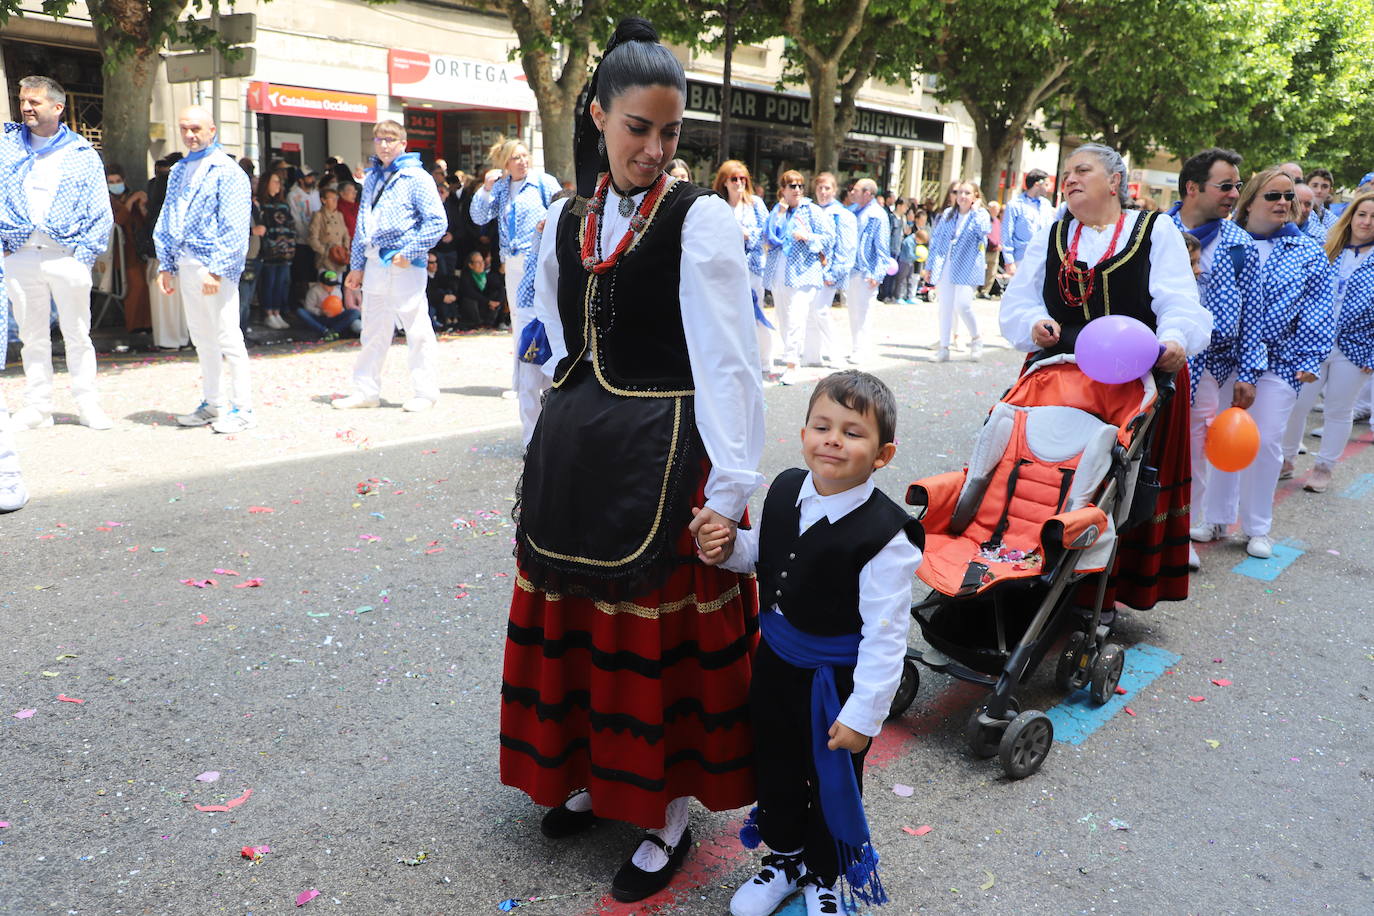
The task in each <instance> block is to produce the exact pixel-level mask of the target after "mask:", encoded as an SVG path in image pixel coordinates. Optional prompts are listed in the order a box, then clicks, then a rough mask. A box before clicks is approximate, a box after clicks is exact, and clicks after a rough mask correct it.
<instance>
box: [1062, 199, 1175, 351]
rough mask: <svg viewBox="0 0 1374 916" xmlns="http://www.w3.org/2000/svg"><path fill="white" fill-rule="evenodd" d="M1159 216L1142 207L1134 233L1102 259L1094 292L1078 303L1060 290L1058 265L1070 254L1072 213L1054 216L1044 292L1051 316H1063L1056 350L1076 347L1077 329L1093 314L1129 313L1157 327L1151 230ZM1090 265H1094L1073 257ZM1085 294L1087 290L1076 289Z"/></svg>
mask: <svg viewBox="0 0 1374 916" xmlns="http://www.w3.org/2000/svg"><path fill="white" fill-rule="evenodd" d="M1158 218H1159V214H1158V213H1142V214H1140V216H1138V217H1137V218H1136V220H1135V225H1134V226H1132V227H1131V232H1130V234H1129V235H1128V236H1127V237H1126V241H1125V243H1124V244H1121V245H1120V247H1119V249H1118V251H1117V252H1116V253H1115V254H1113V255H1112V256H1111V257H1110V258H1107V259H1106V260H1105V261H1103V262H1102V263H1101V264H1099V265H1097V271H1096V273H1097V276H1096V277H1095V278H1094V282H1093V288H1092V292H1091V294H1090V295H1089V296H1088V299H1087V301H1086V302H1084V303H1083V305H1082V306H1080V307H1078V308H1074V307H1072V306H1070V305H1069V304H1068V303H1066V302H1065V301H1064V297H1063V295H1062V294H1061V293H1060V291H1059V266H1060V265H1061V264H1062V263H1063V262H1064V258H1066V257H1067V256H1068V251H1069V242H1070V239H1069V224H1070V223H1071V222H1072V221H1073V218H1072V216H1071V215H1070V214H1065V215H1064V218H1063V219H1061V220H1058V221H1056V222H1055V224H1054V226H1053V227H1052V228H1051V229H1050V244H1049V246H1048V250H1047V251H1046V257H1045V286H1044V289H1043V291H1042V294H1043V296H1044V299H1045V308H1046V309H1047V310H1048V311H1049V313H1050V317H1051V318H1053V319H1054V320H1055V321H1057V322H1059V325H1060V328H1061V331H1060V334H1059V343H1058V344H1056V345H1055V346H1053V347H1051V348H1050V352H1051V353H1072V352H1073V348H1074V344H1075V343H1076V342H1077V341H1078V332H1079V331H1081V330H1083V328H1084V326H1085V325H1087V323H1088V322H1089V321H1092V320H1093V319H1094V318H1101V317H1102V316H1103V315H1128V316H1130V317H1131V318H1135V319H1138V320H1139V321H1142V322H1144V323H1145V324H1146V325H1147V326H1148V327H1149V329H1150V330H1152V331H1153V330H1154V329H1155V313H1154V309H1153V308H1152V307H1151V305H1152V303H1153V302H1154V297H1153V296H1151V295H1150V230H1151V229H1153V228H1154V222H1155V220H1156V219H1158ZM1074 263H1075V264H1076V265H1077V266H1078V267H1079V268H1081V269H1083V270H1085V271H1086V270H1087V269H1088V267H1089V266H1090V265H1088V264H1086V263H1084V262H1083V261H1076V262H1074ZM1075 292H1077V293H1078V294H1079V295H1080V296H1081V295H1082V294H1083V292H1084V290H1083V288H1082V286H1080V287H1079V288H1078V289H1077V290H1075Z"/></svg>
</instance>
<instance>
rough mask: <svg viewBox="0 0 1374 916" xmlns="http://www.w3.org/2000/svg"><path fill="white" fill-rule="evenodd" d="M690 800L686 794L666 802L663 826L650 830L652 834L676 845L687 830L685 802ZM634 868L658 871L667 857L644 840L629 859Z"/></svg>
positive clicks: (666, 861)
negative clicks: (666, 807)
mask: <svg viewBox="0 0 1374 916" xmlns="http://www.w3.org/2000/svg"><path fill="white" fill-rule="evenodd" d="M689 801H691V799H690V798H688V797H687V796H683V797H682V798H675V799H673V800H672V801H670V802H668V809H667V811H665V812H664V814H663V826H662V827H660V828H659V829H657V830H650V831H649V832H650V833H652V834H653V835H654V836H656V837H658V838H659V839H660V840H662V841H663V842H665V843H667V844H668V845H669V846H674V847H675V846H677V844H678V841H679V840H681V839H682V834H683V833H685V832H686V830H687V803H688V802H689ZM630 861H632V862H633V863H634V865H635V867H636V868H640V869H642V870H644V871H659V870H660V869H662V868H663V866H665V865H667V864H668V857H667V856H666V855H664V853H663V850H662V849H659V848H658V847H657V846H655V845H654V844H653V843H650V842H649V841H648V840H645V841H644V842H643V843H640V844H639V848H638V849H636V850H635V854H634V858H633V859H631V860H630Z"/></svg>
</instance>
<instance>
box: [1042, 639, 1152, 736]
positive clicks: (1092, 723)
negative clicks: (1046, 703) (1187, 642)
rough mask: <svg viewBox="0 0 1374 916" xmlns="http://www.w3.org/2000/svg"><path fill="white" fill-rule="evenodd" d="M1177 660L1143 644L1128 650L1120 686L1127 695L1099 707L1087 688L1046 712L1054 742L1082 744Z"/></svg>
mask: <svg viewBox="0 0 1374 916" xmlns="http://www.w3.org/2000/svg"><path fill="white" fill-rule="evenodd" d="M1178 658H1179V657H1178V656H1177V655H1175V654H1174V653H1173V652H1170V651H1168V650H1167V649H1160V648H1157V647H1155V646H1149V645H1145V644H1144V643H1142V644H1140V645H1138V646H1132V647H1131V648H1129V649H1127V650H1126V662H1125V665H1123V666H1122V669H1121V682H1120V684H1119V686H1120V687H1121V689H1123V690H1125V691H1126V692H1125V693H1124V694H1123V693H1118V694H1117V695H1116V696H1114V697H1112V698H1111V699H1110V700H1108V701H1107V702H1105V703H1103V704H1102V705H1101V706H1098V705H1097V704H1096V703H1094V702H1093V701H1092V697H1090V696H1088V690H1087V688H1086V687H1084V688H1080V689H1079V690H1075V691H1074V692H1073V693H1071V694H1069V695H1068V696H1067V697H1065V698H1064V701H1063V702H1062V703H1060V704H1059V705H1058V706H1055V707H1054V708H1053V709H1051V710H1050V711H1049V712H1048V713H1047V715H1049V717H1050V721H1051V722H1053V723H1054V740H1056V741H1063V742H1064V743H1065V744H1082V743H1083V742H1084V741H1086V740H1087V739H1088V736H1089V735H1091V734H1092V733H1093V732H1095V731H1097V730H1098V729H1099V728H1100V727H1101V726H1102V725H1103V723H1105V722H1106V721H1107V720H1108V719H1110V718H1111V717H1112V716H1114V715H1116V714H1117V713H1118V712H1120V711H1121V710H1122V709H1124V708H1125V706H1126V704H1127V703H1129V702H1130V701H1131V697H1133V696H1135V695H1136V694H1137V693H1139V692H1140V691H1141V690H1142V689H1143V688H1145V687H1147V686H1148V685H1149V684H1150V682H1151V681H1153V680H1154V679H1155V678H1157V677H1159V676H1160V675H1161V674H1163V673H1164V671H1165V670H1166V669H1167V668H1169V667H1171V666H1172V665H1174V664H1176V663H1177V662H1178Z"/></svg>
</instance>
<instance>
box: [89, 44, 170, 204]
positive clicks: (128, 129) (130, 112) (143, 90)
mask: <svg viewBox="0 0 1374 916" xmlns="http://www.w3.org/2000/svg"><path fill="white" fill-rule="evenodd" d="M96 40H97V42H99V43H100V46H101V51H102V53H104V54H106V62H107V69H106V70H105V99H104V105H103V108H102V112H101V118H102V122H103V124H104V139H103V140H102V143H101V146H102V155H103V157H104V159H105V161H106V162H118V163H119V164H120V165H121V166H122V167H123V168H124V181H125V183H126V184H128V185H129V187H131V188H141V187H143V186H144V185H145V184H147V182H148V166H149V159H150V157H149V155H148V126H149V120H150V119H149V109H151V107H152V104H153V80H154V77H155V76H156V75H157V65H158V55H157V52H156V51H155V50H153V49H151V48H143V49H140V50H138V51H135V52H134V53H133V54H132V55H130V56H128V57H127V58H124V59H123V60H120V61H119V62H118V63H117V64H116V65H115V66H113V67H110V66H109V63H110V57H109V49H108V48H107V46H106V41H105V38H104V36H103V35H102V34H101V31H100V28H99V26H97V27H96ZM174 145H175V144H174Z"/></svg>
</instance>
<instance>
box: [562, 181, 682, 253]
mask: <svg viewBox="0 0 1374 916" xmlns="http://www.w3.org/2000/svg"><path fill="white" fill-rule="evenodd" d="M667 184H668V176H667V174H666V173H663V172H660V173H659V176H658V178H657V179H655V180H654V183H653V184H651V185H649V190H648V193H646V194H645V195H644V200H643V202H642V203H640V205H639V210H638V211H637V212H636V213H635V214H634V215H633V216H631V217H630V228H629V229H627V230H626V231H625V235H624V237H623V238H621V240H620V244H618V245H616V246H615V250H614V251H612V252H611V255H610V257H608V258H606V259H605V260H601V259H600V258H599V257H598V255H599V252H598V250H597V249H598V248H599V247H600V245H599V244H598V243H599V242H600V240H601V227H600V218H601V214H602V213H604V212H605V210H606V194H607V192H608V190H609V189H610V186H611V176H610V173H607V174H605V175H602V176H601V182H600V183H599V184H598V185H597V186H596V194H594V195H593V196H592V199H591V200H589V201H587V222H586V226H585V227H584V229H583V232H582V266H583V267H585V268H586V269H587V270H589V271H591V272H592V273H594V274H604V273H605V272H606V271H608V270H610V269H611V268H612V267H614V266H615V265H616V262H617V261H619V260H620V256H621V255H622V254H624V253H625V251H626V250H627V249H628V248H629V247H630V243H631V242H633V241H634V237H635V235H636V234H637V233H639V232H641V231H642V230H643V229H644V227H645V226H647V225H648V224H649V217H650V216H651V215H652V214H653V212H654V209H655V207H656V206H657V205H658V200H659V198H660V197H662V196H663V191H664V189H665V188H666V187H667Z"/></svg>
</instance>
